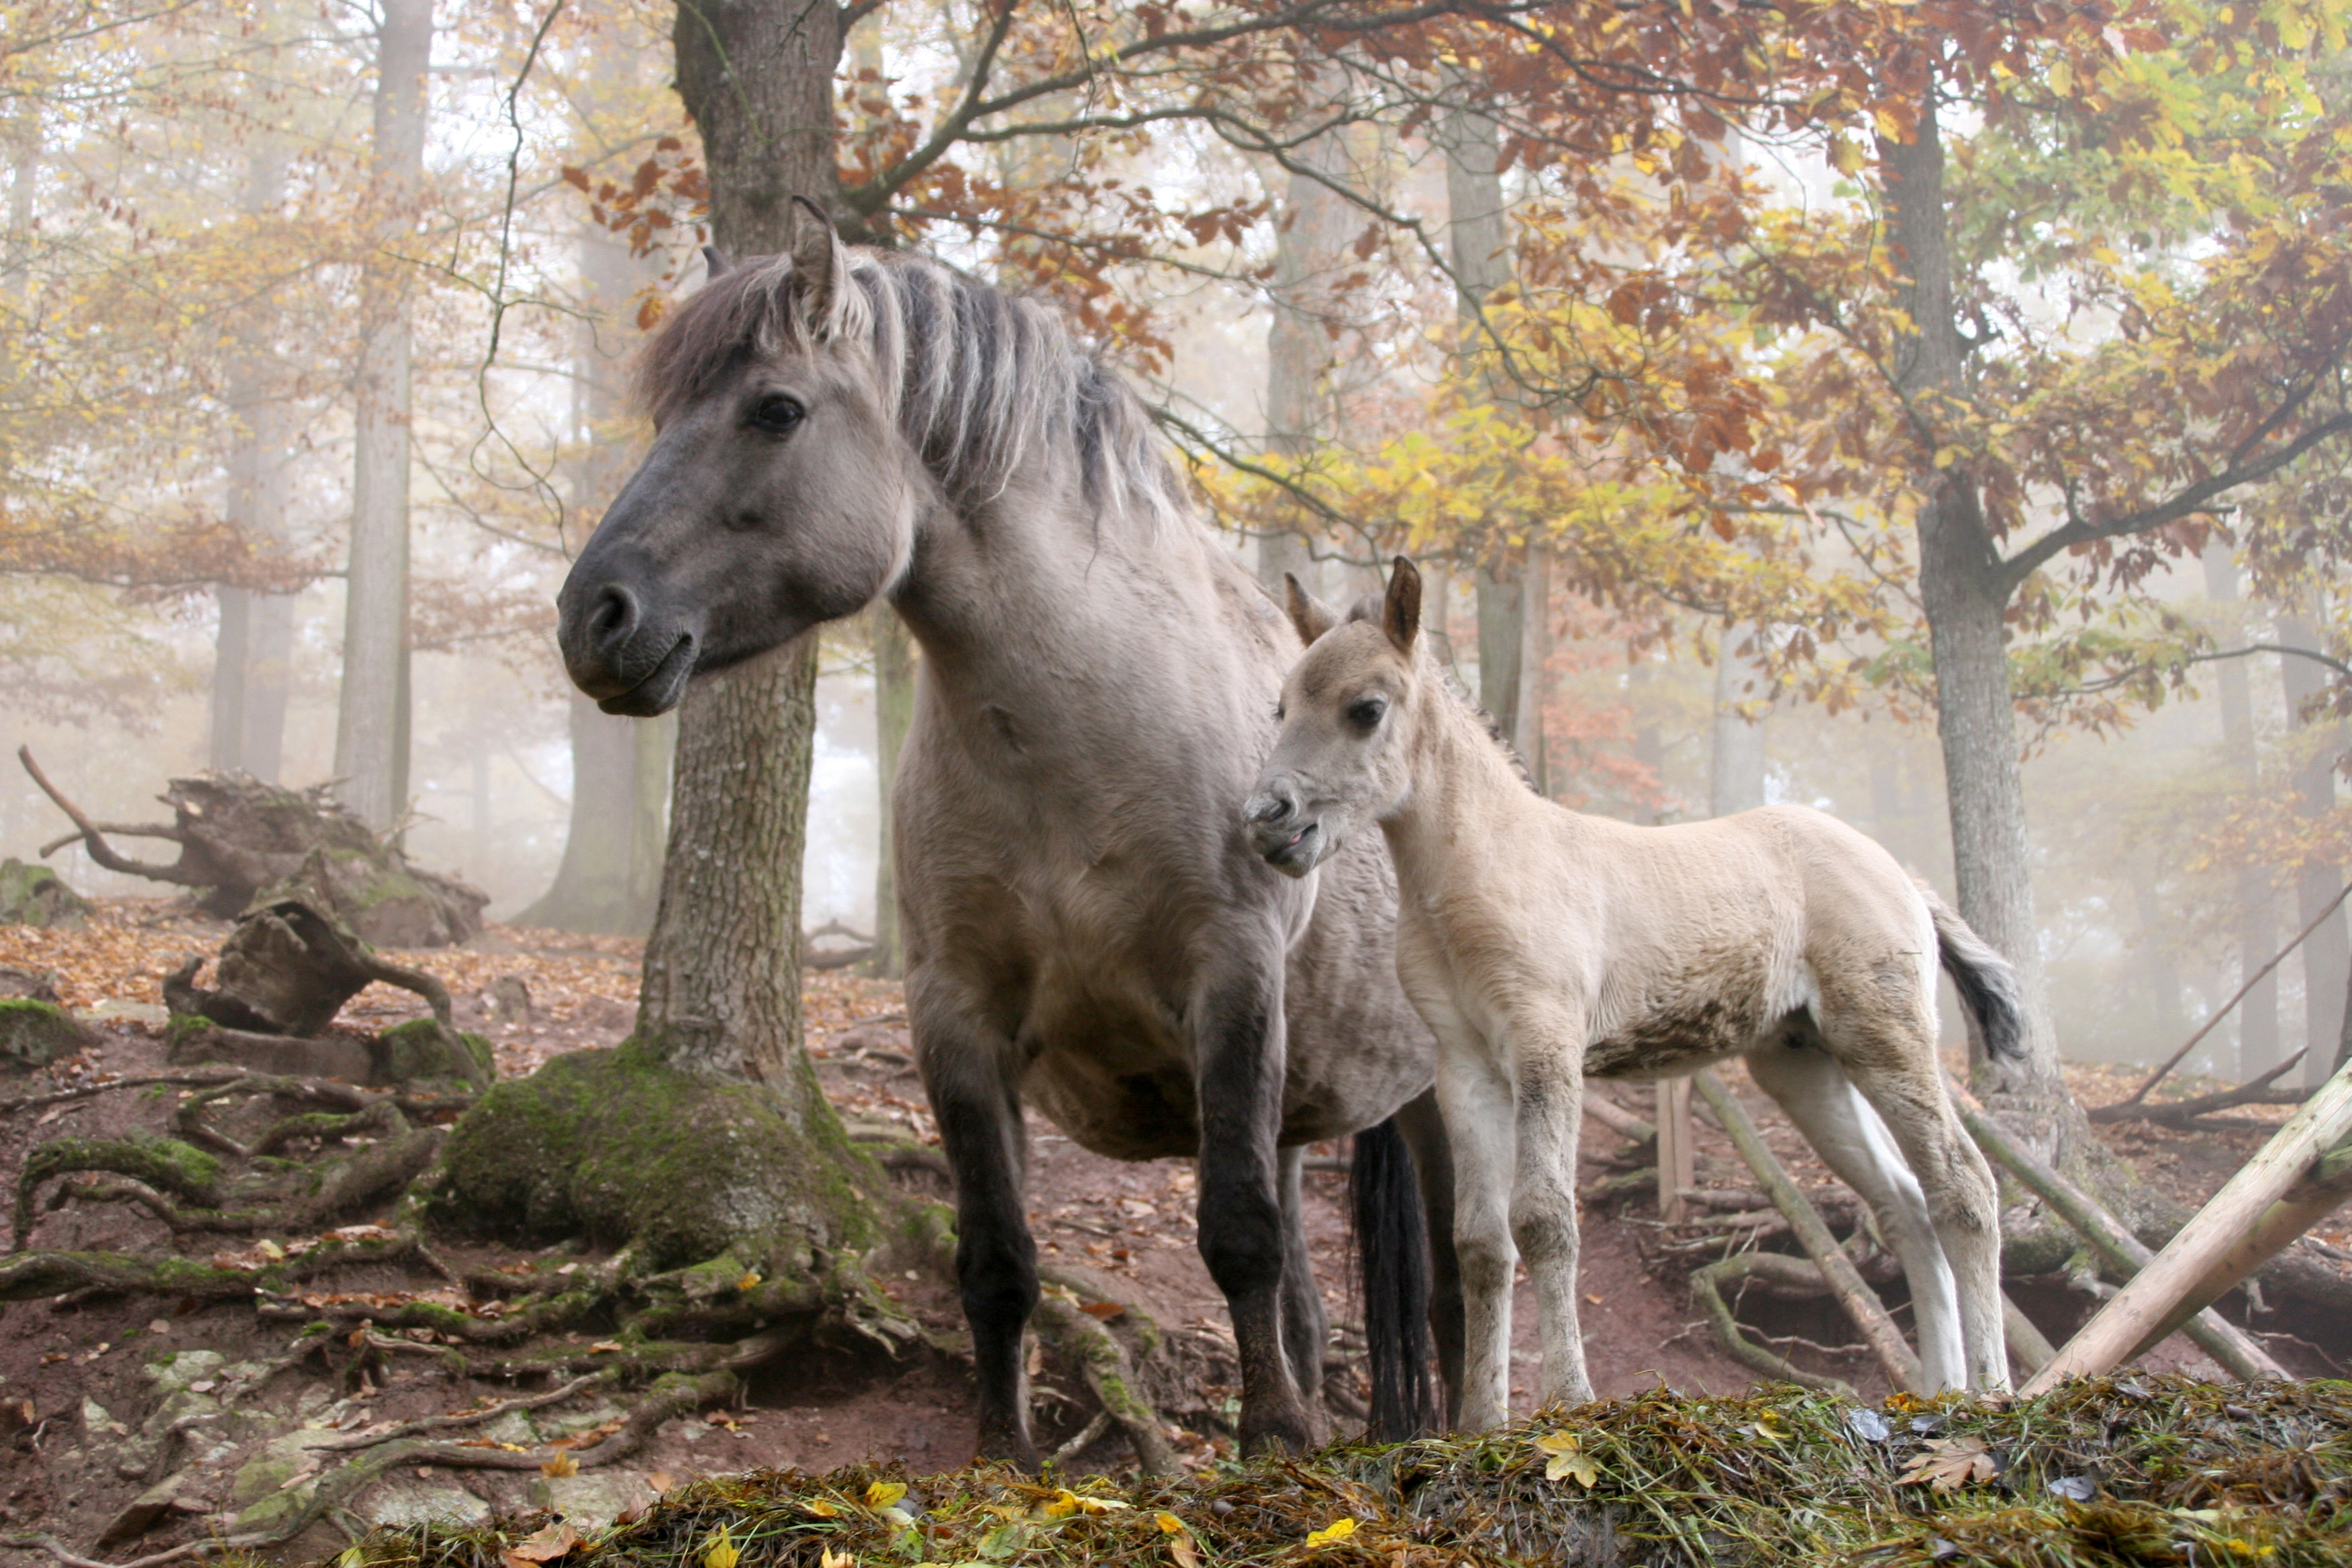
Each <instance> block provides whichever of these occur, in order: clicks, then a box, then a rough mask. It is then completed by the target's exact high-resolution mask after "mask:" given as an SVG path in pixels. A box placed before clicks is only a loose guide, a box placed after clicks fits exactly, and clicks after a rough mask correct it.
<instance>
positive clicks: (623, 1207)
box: [430, 1046, 880, 1279]
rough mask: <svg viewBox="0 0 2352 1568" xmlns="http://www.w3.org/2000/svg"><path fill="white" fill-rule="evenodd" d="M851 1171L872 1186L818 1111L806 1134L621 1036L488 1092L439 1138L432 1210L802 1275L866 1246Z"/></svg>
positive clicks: (754, 1093)
mask: <svg viewBox="0 0 2352 1568" xmlns="http://www.w3.org/2000/svg"><path fill="white" fill-rule="evenodd" d="M819 1103H820V1104H821V1103H822V1102H821V1101H820V1102H819ZM852 1170H856V1171H858V1172H859V1173H860V1175H861V1176H862V1177H863V1179H864V1181H865V1182H866V1184H868V1185H872V1186H874V1187H876V1188H877V1190H878V1189H879V1184H880V1177H879V1176H878V1174H876V1173H871V1171H870V1167H867V1166H866V1163H865V1161H864V1160H863V1159H862V1158H861V1157H860V1156H858V1155H857V1154H856V1152H854V1151H853V1150H852V1149H851V1148H850V1146H849V1144H848V1142H847V1140H846V1139H845V1138H844V1137H843V1136H842V1134H841V1131H840V1124H839V1123H838V1122H837V1121H835V1120H834V1119H833V1118H832V1116H831V1115H830V1113H829V1112H827V1113H825V1114H824V1115H822V1116H821V1117H820V1118H818V1119H817V1124H816V1125H814V1126H811V1127H808V1128H803V1127H802V1126H800V1125H798V1124H797V1123H796V1122H795V1121H794V1120H793V1118H792V1117H790V1116H789V1115H788V1114H786V1111H785V1109H784V1107H783V1105H782V1103H781V1102H780V1101H779V1100H777V1098H776V1097H775V1096H774V1095H773V1094H772V1092H771V1091H770V1090H769V1089H766V1088H764V1087H762V1086H761V1085H757V1084H748V1083H741V1082H735V1081H730V1080H720V1079H706V1078H699V1077H695V1076H692V1075H689V1074H687V1073H682V1072H679V1071H677V1070H676V1069H675V1068H670V1067H668V1066H667V1065H666V1064H665V1063H663V1062H662V1061H661V1060H660V1059H659V1058H656V1056H655V1055H654V1054H653V1053H651V1052H648V1051H645V1050H642V1049H638V1048H635V1047H631V1046H624V1047H621V1048H619V1049H617V1050H596V1051H575V1052H572V1053H571V1054H569V1055H566V1056H561V1057H558V1058H555V1059H554V1060H553V1061H551V1062H549V1063H548V1064H547V1065H546V1066H545V1067H543V1068H541V1069H540V1070H539V1071H538V1072H537V1073H535V1074H533V1075H532V1076H531V1077H530V1078H528V1079H517V1080H514V1081H510V1082H507V1083H502V1084H499V1085H498V1086H496V1087H495V1088H493V1089H490V1090H489V1092H488V1093H487V1094H485V1095H484V1096H483V1097H482V1099H481V1100H480V1102H479V1103H478V1104H477V1105H476V1106H475V1107H474V1108H473V1109H472V1110H469V1111H467V1113H466V1115H465V1117H464V1118H463V1119H462V1120H461V1121H459V1122H458V1123H457V1127H456V1129H455V1130H453V1131H452V1132H451V1133H450V1137H449V1142H448V1147H447V1149H446V1152H444V1154H443V1156H442V1177H441V1180H440V1182H439V1183H438V1184H437V1186H436V1189H435V1191H434V1192H433V1193H432V1194H431V1206H430V1214H431V1217H432V1220H433V1222H434V1223H435V1224H436V1225H438V1226H444V1227H446V1228H451V1229H457V1230H461V1231H470V1232H473V1233H475V1234H478V1235H485V1236H491V1237H501V1238H507V1239H511V1240H515V1241H519V1242H523V1243H542V1242H546V1241H551V1240H554V1239H558V1238H561V1237H569V1236H585V1237H588V1238H589V1239H591V1240H592V1241H595V1242H598V1243H601V1244H605V1245H622V1244H626V1245H629V1246H631V1247H634V1248H635V1251H636V1254H637V1258H638V1262H639V1265H640V1266H641V1267H642V1268H645V1269H646V1270H647V1271H649V1272H656V1273H658V1272H662V1271H665V1270H671V1269H679V1268H691V1267H692V1266H694V1265H697V1264H706V1265H711V1266H712V1267H714V1268H716V1267H717V1264H716V1261H715V1260H718V1259H719V1258H722V1257H730V1258H732V1259H733V1260H735V1267H734V1273H733V1277H737V1278H740V1275H741V1274H742V1273H743V1272H745V1271H746V1270H749V1271H753V1272H757V1273H759V1274H761V1275H762V1276H763V1277H769V1278H775V1277H779V1276H789V1277H793V1278H803V1279H804V1278H806V1277H807V1276H808V1275H809V1274H810V1273H811V1272H812V1268H813V1265H814V1254H815V1250H816V1249H817V1248H820V1247H822V1248H824V1249H826V1250H828V1251H833V1252H840V1251H844V1250H856V1251H863V1250H864V1249H865V1248H866V1247H867V1246H868V1245H870V1244H871V1242H872V1240H873V1238H874V1237H875V1235H876V1226H875V1222H874V1218H873V1215H872V1210H871V1204H870V1200H868V1199H867V1197H866V1189H865V1187H862V1186H860V1185H859V1184H858V1182H857V1181H856V1180H853V1178H852V1175H851V1172H852Z"/></svg>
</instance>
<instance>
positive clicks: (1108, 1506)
mask: <svg viewBox="0 0 2352 1568" xmlns="http://www.w3.org/2000/svg"><path fill="white" fill-rule="evenodd" d="M1132 1506H1134V1505H1133V1504H1131V1503H1123V1502H1120V1501H1119V1500H1118V1499H1116V1498H1106V1497H1080V1496H1079V1495H1078V1494H1077V1493H1076V1492H1074V1491H1072V1490H1071V1489H1069V1488H1067V1487H1061V1488H1057V1489H1055V1493H1054V1496H1053V1499H1052V1500H1050V1501H1048V1502H1047V1503H1046V1504H1045V1517H1046V1518H1047V1519H1067V1518H1069V1517H1070V1515H1072V1514H1074V1513H1108V1512H1109V1511H1110V1510H1113V1509H1115V1508H1130V1507H1132Z"/></svg>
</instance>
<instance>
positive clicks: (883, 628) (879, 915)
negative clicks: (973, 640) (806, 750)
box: [866, 604, 916, 980]
mask: <svg viewBox="0 0 2352 1568" xmlns="http://www.w3.org/2000/svg"><path fill="white" fill-rule="evenodd" d="M866 615H867V616H868V617H869V620H868V623H867V624H868V625H869V626H871V627H872V628H873V637H874V763H875V769H874V771H875V773H876V774H877V778H878V780H879V782H880V784H881V789H882V844H881V853H880V855H879V856H878V857H877V858H876V861H875V868H874V961H873V969H874V973H877V974H878V975H881V976H883V977H884V978H886V979H891V980H895V979H897V978H898V976H900V975H902V974H904V973H907V940H906V933H905V932H904V931H900V930H899V927H898V837H897V835H896V833H895V832H894V831H893V825H892V822H891V796H892V795H893V793H894V792H895V791H896V789H897V787H898V751H899V748H900V747H902V746H904V745H905V744H906V743H907V731H908V729H909V728H911V727H912V726H913V724H914V722H915V658H916V650H915V639H914V638H913V637H910V636H909V635H908V632H907V624H906V623H905V622H904V621H901V620H900V619H899V618H898V612H897V611H896V610H894V609H892V608H891V607H890V606H889V605H887V604H877V605H875V606H874V607H873V608H872V609H871V610H868V611H867V612H866Z"/></svg>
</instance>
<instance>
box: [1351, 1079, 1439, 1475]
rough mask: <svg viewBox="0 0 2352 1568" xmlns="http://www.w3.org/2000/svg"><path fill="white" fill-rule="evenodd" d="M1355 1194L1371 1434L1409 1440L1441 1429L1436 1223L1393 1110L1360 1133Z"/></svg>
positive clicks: (1353, 1219)
mask: <svg viewBox="0 0 2352 1568" xmlns="http://www.w3.org/2000/svg"><path fill="white" fill-rule="evenodd" d="M1348 1200H1349V1211H1350V1212H1349V1220H1350V1223H1351V1226H1352V1228H1353V1230H1354V1232H1355V1243H1356V1262H1357V1266H1358V1268H1360V1270H1361V1275H1362V1281H1363V1291H1364V1342H1365V1344H1366V1346H1367V1348H1368V1350H1369V1351H1370V1362H1371V1376H1372V1408H1371V1421H1370V1425H1369V1426H1367V1427H1366V1428H1365V1436H1368V1437H1370V1438H1371V1439H1372V1440H1374V1441H1375V1442H1402V1441H1403V1440H1404V1439H1406V1438H1408V1437H1417V1436H1422V1435H1423V1434H1424V1433H1427V1432H1430V1431H1433V1430H1434V1429H1435V1427H1436V1425H1437V1420H1436V1402H1435V1401H1434V1400H1433V1398H1432V1396H1431V1394H1430V1379H1429V1359H1430V1333H1429V1294H1430V1271H1429V1228H1428V1225H1427V1222H1426V1220H1425V1218H1424V1217H1423V1213H1422V1202H1421V1183H1420V1180H1419V1178H1418V1176H1417V1175H1416V1173H1415V1172H1414V1170H1413V1163H1412V1149H1411V1148H1409V1147H1407V1145H1406V1143H1405V1141H1404V1134H1403V1133H1402V1132H1400V1131H1397V1124H1396V1119H1395V1118H1394V1117H1391V1118H1390V1119H1389V1120H1388V1121H1383V1122H1381V1124H1380V1125H1379V1126H1377V1127H1367V1128H1365V1129H1364V1130H1363V1131H1361V1132H1359V1133H1357V1134H1356V1147H1355V1154H1354V1158H1353V1159H1351V1160H1350V1161H1349V1163H1348Z"/></svg>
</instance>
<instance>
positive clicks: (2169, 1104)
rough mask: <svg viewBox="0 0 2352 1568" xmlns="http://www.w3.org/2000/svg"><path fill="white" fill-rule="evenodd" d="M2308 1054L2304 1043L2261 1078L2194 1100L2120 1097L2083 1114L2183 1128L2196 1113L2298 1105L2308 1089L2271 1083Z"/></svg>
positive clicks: (2101, 1119)
mask: <svg viewBox="0 0 2352 1568" xmlns="http://www.w3.org/2000/svg"><path fill="white" fill-rule="evenodd" d="M2310 1054H2311V1047H2309V1046H2305V1047H2303V1048H2302V1049H2301V1050H2299V1051H2297V1052H2295V1053H2294V1055H2293V1056H2291V1057H2289V1058H2286V1060H2284V1061H2283V1062H2281V1063H2279V1065H2278V1066H2276V1067H2274V1068H2271V1070H2270V1071H2268V1072H2266V1073H2264V1074H2263V1076H2262V1077H2260V1078H2252V1079H2247V1080H2246V1081H2245V1082H2243V1083H2242V1084H2240V1085H2239V1086H2238V1087H2237V1088H2235V1089H2222V1090H2221V1092H2219V1093H2218V1094H2205V1095H2200V1096H2198V1097H2197V1098H2196V1099H2195V1100H2166V1101H2165V1102H2164V1103H2163V1104H2161V1105H2147V1104H2144V1103H2142V1102H2141V1101H2139V1100H2118V1101H2116V1103H2115V1104H2113V1105H2101V1106H2096V1107H2094V1108H2093V1109H2092V1110H2089V1111H2086V1112H2085V1113H2084V1114H2085V1115H2087V1116H2089V1117H2090V1119H2091V1120H2092V1121H2097V1122H2110V1121H2153V1122H2156V1123H2158V1125H2159V1126H2165V1127H2186V1126H2188V1125H2189V1123H2190V1122H2191V1121H2195V1120H2196V1119H2197V1118H2199V1117H2200V1116H2210V1115H2211V1114H2212V1113H2213V1112H2215V1111H2217V1110H2235V1109H2236V1108H2237V1107H2239V1106H2241V1105H2301V1104H2302V1103H2303V1102H2304V1101H2305V1100H2309V1099H2310V1098H2311V1091H2310V1090H2309V1089H2273V1088H2272V1087H2271V1084H2272V1083H2273V1081H2274V1080H2275V1079H2279V1078H2280V1077H2282V1076H2284V1074H2285V1073H2286V1071H2287V1069H2289V1068H2292V1067H2294V1064H2295V1063H2297V1062H2299V1061H2301V1060H2303V1058H2305V1057H2306V1056H2309V1055H2310Z"/></svg>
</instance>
